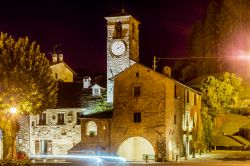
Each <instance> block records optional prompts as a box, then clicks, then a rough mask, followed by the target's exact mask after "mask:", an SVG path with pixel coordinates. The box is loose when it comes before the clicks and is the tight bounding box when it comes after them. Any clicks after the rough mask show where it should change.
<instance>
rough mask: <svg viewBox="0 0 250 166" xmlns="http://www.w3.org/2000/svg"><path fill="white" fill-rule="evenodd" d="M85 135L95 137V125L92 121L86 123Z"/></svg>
mask: <svg viewBox="0 0 250 166" xmlns="http://www.w3.org/2000/svg"><path fill="white" fill-rule="evenodd" d="M86 135H87V136H90V137H92V136H95V135H97V125H96V123H95V122H94V121H89V122H87V123H86Z"/></svg>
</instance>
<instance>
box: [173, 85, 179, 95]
mask: <svg viewBox="0 0 250 166" xmlns="http://www.w3.org/2000/svg"><path fill="white" fill-rule="evenodd" d="M174 97H175V98H179V96H178V95H177V85H174Z"/></svg>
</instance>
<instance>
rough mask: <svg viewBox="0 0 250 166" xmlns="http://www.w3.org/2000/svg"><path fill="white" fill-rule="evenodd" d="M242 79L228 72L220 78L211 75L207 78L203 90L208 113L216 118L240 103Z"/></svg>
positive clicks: (203, 100)
mask: <svg viewBox="0 0 250 166" xmlns="http://www.w3.org/2000/svg"><path fill="white" fill-rule="evenodd" d="M241 81H242V80H241V78H240V77H238V76H236V75H235V74H233V73H228V72H226V73H224V74H223V75H221V76H219V77H218V78H215V77H214V76H209V77H208V78H207V79H205V80H204V81H203V83H202V87H201V91H202V102H203V107H205V108H207V109H205V110H207V112H206V114H207V115H210V116H211V117H212V118H214V117H215V116H216V115H217V114H220V113H226V112H229V111H230V110H231V109H232V108H234V107H235V106H236V105H237V104H238V100H239V92H240V89H241Z"/></svg>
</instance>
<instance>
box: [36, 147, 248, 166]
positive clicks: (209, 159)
mask: <svg viewBox="0 0 250 166" xmlns="http://www.w3.org/2000/svg"><path fill="white" fill-rule="evenodd" d="M190 157H191V156H190ZM33 165H35V166H45V165H46V166H56V165H61V166H66V165H70V166H80V165H81V166H153V165H155V166H174V165H185V166H193V165H201V166H203V165H204V166H217V165H223V166H240V165H241V166H242V165H243V166H244V165H250V152H248V151H214V152H211V153H207V154H203V155H201V156H199V155H196V158H195V159H193V158H190V159H189V160H185V159H184V158H180V161H179V162H164V163H158V162H149V163H145V162H125V163H124V162H115V161H113V160H107V159H104V160H102V161H99V160H97V159H81V160H80V159H67V160H66V159H56V160H55V159H48V160H43V159H39V160H36V161H35V162H33Z"/></svg>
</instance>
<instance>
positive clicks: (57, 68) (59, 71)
mask: <svg viewBox="0 0 250 166" xmlns="http://www.w3.org/2000/svg"><path fill="white" fill-rule="evenodd" d="M50 68H51V70H52V76H53V78H54V79H55V80H58V81H62V82H73V76H74V75H76V73H75V72H74V70H73V69H72V68H70V67H69V66H68V65H67V64H66V63H65V62H64V60H63V54H62V53H60V54H57V53H53V54H52V61H51V63H50Z"/></svg>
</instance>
